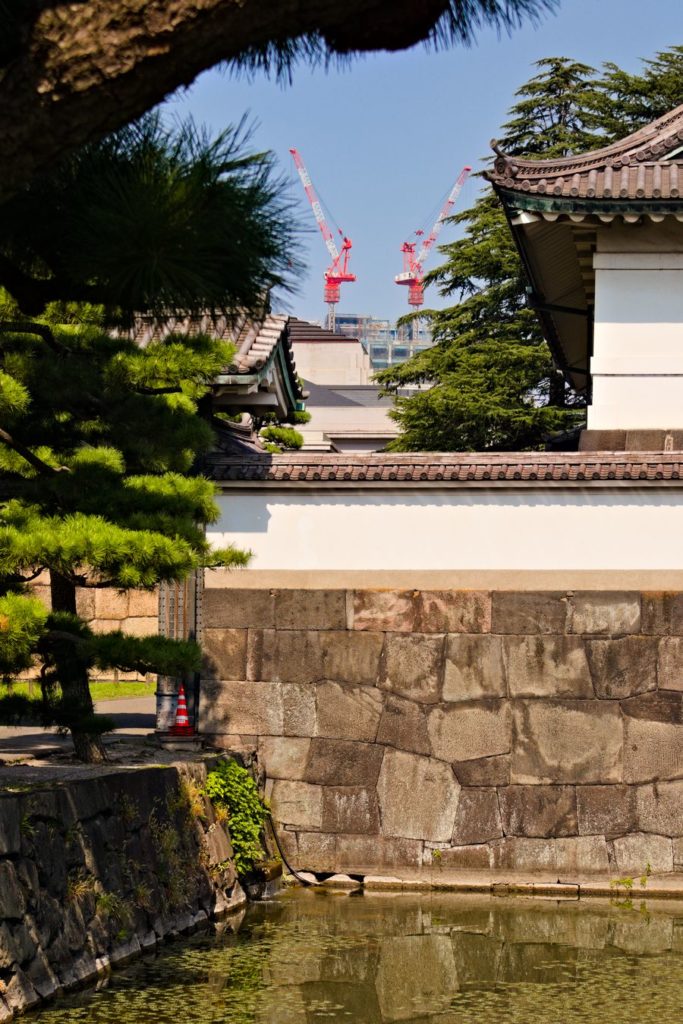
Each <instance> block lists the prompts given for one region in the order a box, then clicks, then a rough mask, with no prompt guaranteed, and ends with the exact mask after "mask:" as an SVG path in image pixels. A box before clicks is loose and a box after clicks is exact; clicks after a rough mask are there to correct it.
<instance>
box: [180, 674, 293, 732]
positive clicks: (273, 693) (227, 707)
mask: <svg viewBox="0 0 683 1024" xmlns="http://www.w3.org/2000/svg"><path fill="white" fill-rule="evenodd" d="M282 727H283V704H282V688H281V687H280V686H279V685H278V684H277V683H268V682H259V683H248V682H240V681H237V680H225V681H223V682H214V681H212V680H208V679H205V680H202V686H201V690H200V695H199V731H200V732H202V733H245V734H247V735H256V736H258V735H267V736H268V735H270V736H279V735H281V734H282Z"/></svg>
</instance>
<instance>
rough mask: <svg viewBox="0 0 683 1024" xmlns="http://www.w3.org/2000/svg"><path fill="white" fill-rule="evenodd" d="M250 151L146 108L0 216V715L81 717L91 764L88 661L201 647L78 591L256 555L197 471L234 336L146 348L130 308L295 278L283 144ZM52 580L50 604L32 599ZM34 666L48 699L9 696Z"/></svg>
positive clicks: (259, 301) (171, 305) (192, 666)
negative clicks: (217, 530) (218, 546)
mask: <svg viewBox="0 0 683 1024" xmlns="http://www.w3.org/2000/svg"><path fill="white" fill-rule="evenodd" d="M245 144H246V136H245V134H244V131H243V130H242V129H236V130H229V131H227V132H225V133H223V134H222V135H220V136H219V137H218V138H217V139H215V140H211V139H210V138H208V136H206V135H205V134H203V133H202V132H200V131H198V130H197V129H195V128H194V127H193V126H192V125H191V124H189V123H186V124H182V125H179V126H177V127H176V128H171V129H169V128H167V127H166V126H164V124H163V123H162V122H161V120H160V119H159V118H158V116H156V115H150V116H148V117H146V118H144V119H143V121H142V122H140V123H138V124H136V125H133V126H131V127H130V128H128V129H125V130H123V131H121V132H119V133H117V135H115V136H113V137H111V138H107V139H105V140H104V141H103V142H101V143H99V144H97V145H93V146H90V147H87V148H86V149H85V150H83V151H81V152H79V153H76V154H75V155H73V156H72V157H70V158H69V159H68V160H66V161H65V162H64V163H63V164H62V165H60V166H59V167H57V168H56V169H55V170H54V172H53V173H52V174H51V175H50V176H49V178H48V177H46V178H44V179H42V180H40V181H37V182H35V183H34V184H32V185H31V186H29V187H28V188H26V189H25V190H24V191H23V192H22V193H21V194H18V195H17V196H16V197H15V198H14V199H13V200H12V201H10V202H9V203H8V204H6V207H5V210H6V212H7V216H6V218H5V219H4V220H0V285H4V288H5V290H4V292H2V293H0V676H2V678H4V679H5V681H6V682H8V683H9V684H10V687H9V692H8V693H7V694H6V696H5V698H4V699H0V717H2V718H4V719H5V720H10V721H16V720H17V718H18V717H21V716H27V715H30V716H32V718H33V719H36V718H37V719H38V720H39V721H40V722H41V723H42V724H44V725H49V724H53V725H54V724H56V725H59V726H65V727H68V728H70V730H71V732H72V735H73V738H74V744H75V747H76V751H77V753H78V755H79V756H80V757H82V758H84V759H89V760H98V759H102V758H103V757H104V748H103V747H102V743H101V739H100V738H99V734H100V733H101V732H102V731H103V730H104V729H106V728H107V727H108V723H107V722H106V721H102V720H98V718H97V716H95V715H94V714H93V706H92V700H91V698H90V692H89V685H88V673H89V672H91V671H95V670H97V671H103V670H109V669H112V668H116V669H121V670H125V671H138V672H151V671H154V672H160V673H162V674H166V675H179V674H184V673H186V672H193V671H195V670H196V669H197V668H198V665H199V657H200V656H199V649H198V647H197V645H196V644H195V643H193V642H190V641H188V642H178V641H173V640H168V639H165V638H163V637H134V636H127V635H125V634H123V633H121V632H120V631H115V632H111V633H99V632H98V633H94V632H93V631H92V630H91V629H90V628H89V627H88V626H87V624H86V623H85V622H84V621H83V620H82V619H81V618H79V616H78V615H77V600H76V593H77V589H78V588H105V587H109V588H114V589H117V590H128V589H131V588H142V589H147V590H152V589H154V588H156V587H157V586H159V584H162V583H165V582H174V581H179V580H183V579H185V578H186V577H187V576H188V575H189V574H190V573H192V572H194V571H199V570H202V569H203V568H206V567H213V566H240V565H244V564H246V562H247V560H248V557H249V555H248V553H247V552H242V551H238V550H235V549H234V548H227V549H225V550H212V549H211V548H210V546H209V544H208V543H207V541H206V535H205V527H206V525H207V524H208V523H211V522H214V521H215V520H216V519H217V517H218V507H217V504H216V501H215V487H214V485H213V483H212V482H211V481H209V480H208V479H205V478H204V477H203V476H202V475H201V473H200V472H199V471H198V468H197V467H198V465H199V462H200V460H201V457H202V456H203V455H204V454H205V453H206V452H208V451H209V449H210V448H211V446H212V443H213V438H214V435H213V430H212V426H211V421H212V417H211V409H210V390H211V385H212V381H213V380H214V379H215V378H216V376H217V375H218V374H219V373H220V372H221V371H222V370H223V369H224V368H225V367H226V366H228V365H229V364H230V362H231V360H232V357H233V354H234V346H232V345H231V344H226V343H224V342H222V341H219V340H217V339H216V338H214V337H210V336H207V335H198V336H195V335H190V334H182V333H177V334H173V333H171V334H168V335H166V336H164V337H163V340H154V341H151V342H149V343H148V344H146V345H145V346H140V345H139V344H137V342H136V341H135V340H133V337H132V334H131V333H130V331H129V330H128V328H127V325H128V324H129V322H130V319H131V315H132V313H133V312H135V311H136V310H141V311H144V312H145V313H151V314H153V315H156V316H157V317H159V318H163V319H167V318H168V317H169V316H172V315H176V316H180V315H182V316H183V317H185V316H186V315H187V314H188V313H192V312H195V311H200V310H201V311H202V312H203V313H204V312H207V311H208V312H216V313H218V312H220V313H224V312H225V313H227V314H236V313H237V312H240V313H244V312H245V311H247V312H248V311H250V310H259V311H260V310H263V308H264V303H265V295H266V293H267V292H268V291H269V290H270V289H271V288H273V287H276V286H278V285H284V286H286V284H287V276H288V274H289V273H291V272H292V269H294V271H295V270H296V267H294V268H292V267H291V266H290V265H289V260H288V257H287V250H288V247H289V244H290V241H291V237H292V232H293V231H294V230H295V224H293V222H292V218H291V215H290V211H289V200H288V199H287V198H286V195H285V194H284V192H283V186H282V183H281V182H280V181H279V180H278V178H277V176H276V175H275V174H274V171H273V166H272V161H271V157H270V155H269V154H251V153H249V152H248V149H247V148H246V145H245ZM162 333H163V332H162ZM280 429H284V428H280ZM292 433H294V432H292ZM287 437H288V438H289V435H287ZM291 439H292V438H289V440H291ZM44 573H47V575H48V578H49V581H50V591H51V604H52V607H51V611H50V612H48V611H47V610H46V609H45V607H44V606H43V604H42V603H41V602H40V601H39V600H37V599H36V598H35V597H33V596H32V595H31V593H30V584H31V581H32V580H34V579H36V578H37V577H38V576H39V575H41V574H44ZM38 663H39V664H40V665H41V666H42V668H41V693H42V696H41V699H40V700H39V701H30V700H28V698H23V697H21V696H20V695H18V694H16V693H14V694H13V693H12V692H11V682H12V680H13V679H14V678H16V675H17V673H19V672H20V671H22V670H24V669H27V668H29V667H31V666H32V665H36V664H38Z"/></svg>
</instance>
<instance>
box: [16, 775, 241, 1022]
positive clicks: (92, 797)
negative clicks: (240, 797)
mask: <svg viewBox="0 0 683 1024" xmlns="http://www.w3.org/2000/svg"><path fill="white" fill-rule="evenodd" d="M41 771H42V772H43V774H44V772H45V769H25V770H24V769H21V768H17V767H15V768H13V769H12V779H11V781H10V782H9V783H7V782H6V780H4V781H5V782H6V784H7V785H9V786H10V787H14V788H16V789H20V790H21V791H20V792H14V793H12V792H8V791H7V790H5V791H3V792H0V1021H5V1020H8V1019H9V1018H11V1016H12V1015H13V1013H14V1012H15V1011H20V1010H24V1009H28V1008H30V1007H31V1006H35V1005H36V1004H38V1003H39V1002H40V1001H41V1000H44V999H48V998H50V997H51V996H54V995H55V994H57V993H59V992H60V991H61V990H64V989H69V988H74V987H77V986H79V985H82V984H86V983H87V982H89V981H91V980H92V981H94V980H96V979H97V978H98V977H100V976H103V975H106V974H107V973H108V972H109V971H110V969H111V967H112V966H114V965H116V964H117V963H120V962H122V961H124V960H127V959H129V958H131V957H133V956H136V955H137V954H139V953H141V952H142V951H144V950H149V949H152V948H153V947H154V946H155V945H156V944H157V942H159V941H160V940H161V939H163V938H164V937H165V936H167V935H169V934H174V933H177V932H179V931H187V930H191V929H193V928H196V927H198V926H199V925H201V924H202V923H205V922H207V920H208V919H210V918H212V917H215V916H219V915H221V914H223V913H225V912H227V911H228V910H229V909H231V908H232V909H237V908H238V907H239V906H241V905H242V904H243V903H244V902H245V900H244V895H243V893H242V890H241V888H240V885H239V882H237V880H236V875H235V871H234V868H233V865H232V860H231V858H232V848H231V846H230V842H229V840H228V837H227V835H226V833H225V831H224V829H223V826H222V825H221V824H220V823H219V822H218V821H217V820H216V817H215V814H214V811H213V808H212V806H211V803H210V802H209V801H208V800H207V798H206V797H203V796H202V795H201V793H200V792H199V787H200V786H201V784H202V783H203V782H204V781H205V778H206V762H199V763H196V764H187V765H182V766H169V767H154V768H134V769H128V770H123V769H109V770H106V769H99V770H97V772H95V773H93V771H92V770H88V769H74V768H64V769H62V770H61V773H62V776H63V777H62V779H61V780H60V777H59V776H60V770H59V769H51V770H50V771H51V772H52V773H53V774H55V775H56V776H57V778H54V779H53V781H51V782H47V783H41V782H40V774H41ZM22 772H24V774H22Z"/></svg>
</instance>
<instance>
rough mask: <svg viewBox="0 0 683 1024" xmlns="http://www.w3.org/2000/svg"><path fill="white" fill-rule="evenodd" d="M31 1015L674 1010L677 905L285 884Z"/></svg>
mask: <svg viewBox="0 0 683 1024" xmlns="http://www.w3.org/2000/svg"><path fill="white" fill-rule="evenodd" d="M32 1019H33V1020H34V1021H40V1024H67V1022H68V1024H80V1022H83V1024H86V1022H87V1024H166V1022H169V1024H171V1022H173V1024H252V1022H253V1024H316V1022H320V1024H325V1022H340V1024H341V1022H344V1024H356V1022H358V1024H361V1022H362V1024H385V1022H389V1021H403V1022H409V1024H418V1022H419V1024H494V1022H495V1024H499V1022H508V1021H509V1022H519V1024H556V1022H557V1024H564V1022H590V1024H630V1022H633V1024H643V1022H649V1021H653V1022H657V1024H674V1022H678V1021H682V1020H683V905H679V906H677V905H676V904H673V903H667V904H664V903H660V902H658V901H656V900H651V901H649V902H647V903H645V902H640V901H634V903H633V904H632V905H631V904H630V903H628V902H622V903H621V904H616V903H611V904H610V903H607V902H605V903H593V902H587V901H584V902H582V903H580V904H579V903H567V902H561V903H558V902H555V901H550V900H548V901H545V900H524V899H518V900H515V901H511V900H502V899H482V898H476V897H468V896H461V895H457V894H447V895H426V896H408V895H402V894H399V895H379V894H378V895H369V894H368V895H365V896H361V895H359V896H348V895H342V894H332V893H328V894H322V893H319V892H313V891H310V890H308V891H302V890H295V891H292V892H288V893H285V894H283V895H282V896H280V897H279V898H278V899H277V900H274V901H271V902H267V903H262V904H258V905H253V906H252V907H250V909H249V910H248V911H247V913H246V916H245V918H244V921H243V922H242V926H241V928H240V930H239V932H238V933H237V934H236V935H233V934H228V933H225V934H223V935H217V936H206V935H205V936H203V937H194V938H193V939H190V940H188V941H184V942H178V943H176V944H174V945H171V946H166V947H164V948H163V949H162V950H161V952H160V953H159V954H158V955H157V956H155V957H153V958H149V959H146V960H144V961H138V962H137V963H136V964H134V965H132V966H131V967H129V968H127V969H125V970H121V971H119V972H117V973H115V974H114V975H113V976H112V977H111V979H110V980H109V981H108V984H107V985H106V987H102V988H100V989H99V990H98V991H95V992H92V991H91V992H84V993H79V994H78V995H77V996H74V997H70V998H68V999H63V1000H62V1001H61V1002H59V1003H56V1004H54V1005H53V1006H51V1007H49V1008H48V1009H46V1010H44V1011H42V1012H41V1013H39V1014H35V1015H34V1016H33V1018H32Z"/></svg>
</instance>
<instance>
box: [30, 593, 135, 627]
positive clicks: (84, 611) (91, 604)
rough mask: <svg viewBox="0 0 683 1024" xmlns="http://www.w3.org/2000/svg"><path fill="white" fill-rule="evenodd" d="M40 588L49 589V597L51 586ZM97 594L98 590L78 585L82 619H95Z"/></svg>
mask: <svg viewBox="0 0 683 1024" xmlns="http://www.w3.org/2000/svg"><path fill="white" fill-rule="evenodd" d="M39 589H40V590H46V591H47V595H48V597H49V594H50V588H49V587H40V588H39ZM96 594H97V591H96V590H89V589H88V588H87V587H77V588H76V613H77V614H78V615H80V617H81V618H82V619H85V620H86V621H88V620H89V619H94V618H95V615H96V614H97V612H96V610H95V595H96ZM36 596H37V595H36ZM130 596H131V595H130V594H129V595H128V599H129V602H130Z"/></svg>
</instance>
